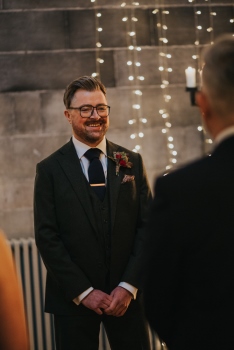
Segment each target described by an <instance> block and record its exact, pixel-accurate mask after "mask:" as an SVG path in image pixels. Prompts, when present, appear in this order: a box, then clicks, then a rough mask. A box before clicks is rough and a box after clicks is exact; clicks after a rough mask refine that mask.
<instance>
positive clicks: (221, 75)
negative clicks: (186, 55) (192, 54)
mask: <svg viewBox="0 0 234 350" xmlns="http://www.w3.org/2000/svg"><path fill="white" fill-rule="evenodd" d="M203 60H204V67H203V70H202V90H203V91H204V93H205V94H206V95H207V98H208V100H209V103H210V105H211V107H212V109H213V111H214V112H215V113H216V114H217V115H219V116H220V117H226V116H231V115H233V117H234V36H233V35H232V34H225V35H222V36H220V37H219V38H218V39H217V40H216V41H215V43H214V44H213V45H211V46H209V47H208V48H207V49H205V51H204V54H203Z"/></svg>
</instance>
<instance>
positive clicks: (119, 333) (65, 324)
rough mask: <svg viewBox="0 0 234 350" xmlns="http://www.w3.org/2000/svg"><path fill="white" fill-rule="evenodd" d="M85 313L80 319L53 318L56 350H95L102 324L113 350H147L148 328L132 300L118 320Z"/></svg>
mask: <svg viewBox="0 0 234 350" xmlns="http://www.w3.org/2000/svg"><path fill="white" fill-rule="evenodd" d="M78 307H83V308H84V306H83V305H79V306H78ZM87 311H88V312H87V314H86V315H85V314H83V315H81V316H78V315H54V325H55V340H56V350H98V347H99V332H100V324H101V322H102V323H103V325H104V327H105V331H106V334H107V337H108V340H109V343H110V347H111V349H112V350H150V342H149V332H148V325H147V322H146V320H145V317H144V313H143V309H142V306H141V304H140V303H139V302H138V301H135V300H132V302H131V304H130V305H129V308H128V309H127V311H126V313H125V314H124V315H123V316H121V317H114V316H108V315H98V314H96V313H95V312H94V311H92V310H87Z"/></svg>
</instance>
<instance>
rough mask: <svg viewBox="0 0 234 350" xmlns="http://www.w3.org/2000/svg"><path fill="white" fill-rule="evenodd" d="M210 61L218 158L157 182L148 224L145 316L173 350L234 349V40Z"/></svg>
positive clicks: (207, 111)
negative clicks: (147, 271)
mask: <svg viewBox="0 0 234 350" xmlns="http://www.w3.org/2000/svg"><path fill="white" fill-rule="evenodd" d="M204 63H205V65H204V68H203V72H202V90H201V91H200V92H199V93H198V95H197V104H198V105H199V107H200V110H201V112H202V116H203V121H204V125H205V127H206V128H207V130H208V131H209V132H210V134H211V135H212V137H213V139H214V150H213V153H212V154H211V156H207V157H205V158H203V159H201V160H198V161H196V162H194V163H192V164H190V165H187V166H185V167H183V168H181V169H178V170H176V171H174V172H172V173H170V174H168V175H166V176H163V177H159V178H158V179H157V181H156V184H155V198H154V201H153V205H152V209H151V215H150V220H149V226H148V233H149V235H150V237H149V243H148V252H147V253H148V254H149V261H148V269H149V273H148V276H147V279H146V284H145V291H144V294H145V300H146V314H147V317H148V320H149V322H150V324H151V326H152V327H153V328H154V330H155V331H156V332H157V333H158V335H159V336H160V337H161V339H162V340H163V341H164V342H166V344H167V346H168V348H169V350H216V349H217V350H220V349H225V350H227V349H228V350H232V349H233V348H234V336H233V321H232V319H233V314H234V297H233V296H234V37H233V36H231V35H230V36H229V35H227V36H224V37H222V38H220V39H219V40H217V42H215V43H214V45H212V46H210V47H209V48H208V49H207V51H205V53H204Z"/></svg>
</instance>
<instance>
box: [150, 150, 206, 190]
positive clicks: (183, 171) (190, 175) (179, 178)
mask: <svg viewBox="0 0 234 350" xmlns="http://www.w3.org/2000/svg"><path fill="white" fill-rule="evenodd" d="M210 165H211V157H209V156H206V157H204V158H200V159H197V160H195V161H192V162H190V163H187V164H185V165H182V166H181V167H179V168H177V169H175V170H172V171H171V172H169V173H166V174H163V175H161V176H159V177H157V179H156V181H155V186H156V184H157V185H159V184H164V186H166V187H167V188H170V189H174V190H181V187H182V188H186V187H189V186H194V184H195V183H201V182H202V181H208V178H209V176H208V173H209V172H210V171H212V167H211V166H210ZM175 184H176V186H175Z"/></svg>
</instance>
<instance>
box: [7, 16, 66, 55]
mask: <svg viewBox="0 0 234 350" xmlns="http://www.w3.org/2000/svg"><path fill="white" fill-rule="evenodd" d="M65 15H66V14H65V13H64V12H62V11H34V12H2V13H0V32H1V35H0V47H1V51H17V50H54V49H62V48H65V47H66V27H65V20H66V17H65ZM9 38H10V40H9Z"/></svg>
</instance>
